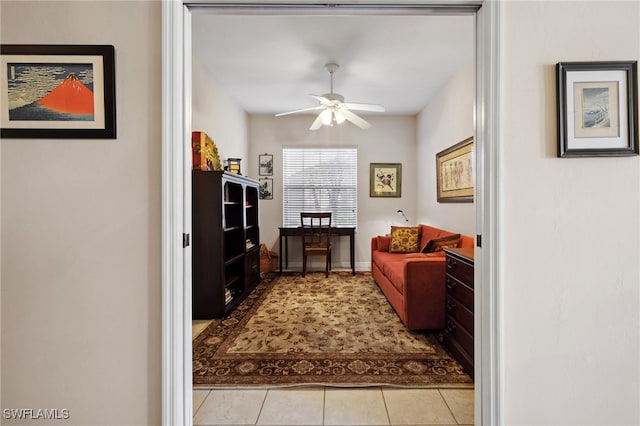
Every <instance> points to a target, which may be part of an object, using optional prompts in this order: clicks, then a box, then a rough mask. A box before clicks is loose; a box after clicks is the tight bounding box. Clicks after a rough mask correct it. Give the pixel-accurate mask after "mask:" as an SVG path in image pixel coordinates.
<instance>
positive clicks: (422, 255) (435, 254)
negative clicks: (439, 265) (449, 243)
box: [404, 251, 445, 259]
mask: <svg viewBox="0 0 640 426" xmlns="http://www.w3.org/2000/svg"><path fill="white" fill-rule="evenodd" d="M429 257H445V255H444V251H438V252H431V253H407V254H405V255H404V258H405V259H425V258H429Z"/></svg>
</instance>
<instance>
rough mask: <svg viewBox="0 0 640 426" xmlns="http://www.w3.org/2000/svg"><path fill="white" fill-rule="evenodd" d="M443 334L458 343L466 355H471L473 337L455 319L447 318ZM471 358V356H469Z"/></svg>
mask: <svg viewBox="0 0 640 426" xmlns="http://www.w3.org/2000/svg"><path fill="white" fill-rule="evenodd" d="M444 332H445V336H449V338H451V339H453V340H455V341H457V342H458V343H460V346H461V347H462V349H464V351H465V352H466V353H467V354H469V355H471V354H473V336H472V335H471V334H469V333H468V332H467V331H466V330H465V329H464V327H462V325H461V324H460V323H458V322H457V321H456V320H455V319H453V318H451V317H448V318H447V325H446V328H445V331H444ZM471 358H473V356H471Z"/></svg>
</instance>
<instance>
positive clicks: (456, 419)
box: [438, 389, 460, 425]
mask: <svg viewBox="0 0 640 426" xmlns="http://www.w3.org/2000/svg"><path fill="white" fill-rule="evenodd" d="M438 393H439V394H440V398H442V401H444V405H446V406H447V410H449V413H451V417H453V420H455V421H456V424H457V425H459V424H460V422H459V421H458V418H457V417H456V415H455V414H454V412H453V410H452V409H451V407H450V406H449V403H448V402H447V398H445V397H444V395H443V394H442V392H441V391H440V389H438Z"/></svg>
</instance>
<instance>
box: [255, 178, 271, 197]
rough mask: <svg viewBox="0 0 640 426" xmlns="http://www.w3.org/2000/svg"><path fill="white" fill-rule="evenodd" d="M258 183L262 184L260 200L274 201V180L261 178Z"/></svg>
mask: <svg viewBox="0 0 640 426" xmlns="http://www.w3.org/2000/svg"><path fill="white" fill-rule="evenodd" d="M258 181H259V182H260V192H259V196H260V199H261V200H273V178H260V179H258Z"/></svg>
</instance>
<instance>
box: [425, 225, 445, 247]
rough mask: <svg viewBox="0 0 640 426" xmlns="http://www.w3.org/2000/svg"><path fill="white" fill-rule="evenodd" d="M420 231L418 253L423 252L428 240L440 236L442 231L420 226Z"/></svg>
mask: <svg viewBox="0 0 640 426" xmlns="http://www.w3.org/2000/svg"><path fill="white" fill-rule="evenodd" d="M420 229H421V231H420V251H423V250H424V248H425V246H426V245H427V243H428V242H429V241H430V240H432V239H434V238H438V237H441V236H442V235H441V234H442V230H441V229H438V228H434V227H433V226H429V225H420Z"/></svg>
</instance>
